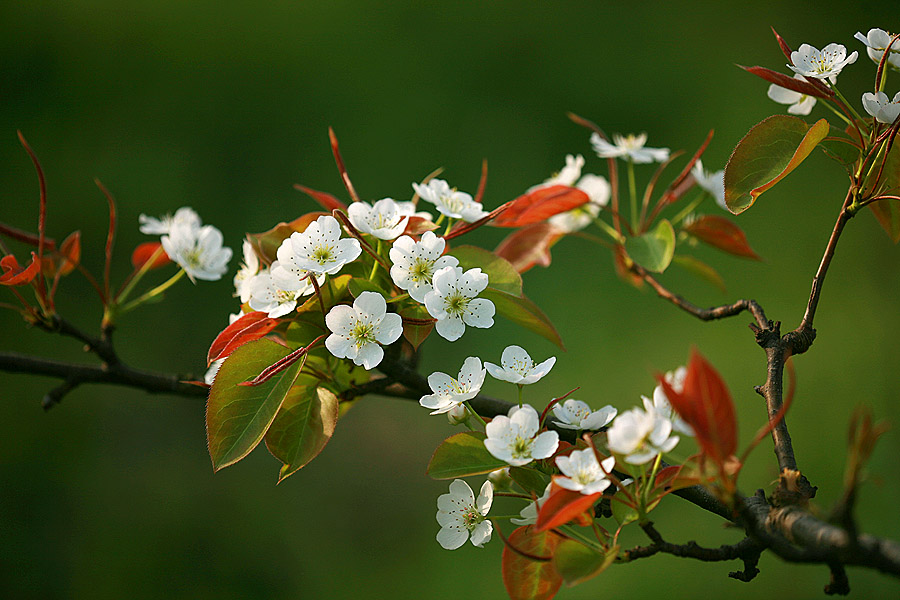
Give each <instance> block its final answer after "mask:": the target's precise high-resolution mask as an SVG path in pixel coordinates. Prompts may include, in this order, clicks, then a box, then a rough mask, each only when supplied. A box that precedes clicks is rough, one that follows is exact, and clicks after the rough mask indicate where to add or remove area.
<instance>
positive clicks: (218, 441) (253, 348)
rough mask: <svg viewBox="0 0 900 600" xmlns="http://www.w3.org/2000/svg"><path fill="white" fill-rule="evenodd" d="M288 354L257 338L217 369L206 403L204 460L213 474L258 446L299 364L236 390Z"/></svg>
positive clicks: (278, 346) (265, 340)
mask: <svg viewBox="0 0 900 600" xmlns="http://www.w3.org/2000/svg"><path fill="white" fill-rule="evenodd" d="M290 352H291V350H290V349H289V348H285V347H284V346H282V345H281V344H277V343H275V342H273V341H271V340H268V339H265V338H263V339H258V340H253V341H252V342H247V343H246V344H244V345H243V346H241V347H239V348H238V349H237V350H235V351H234V352H232V353H231V354H230V355H229V356H228V358H227V359H225V362H224V363H222V367H221V368H220V369H219V372H218V373H217V374H216V380H215V382H213V385H212V388H211V389H210V392H209V400H208V401H207V403H206V435H207V441H208V443H209V456H210V458H212V463H213V468H214V469H215V470H216V471H218V470H219V469H222V468H224V467H227V466H228V465H231V464H234V463H236V462H237V461H239V460H241V459H242V458H244V457H245V456H247V455H248V454H249V453H250V451H251V450H253V449H254V448H255V447H256V445H257V444H259V442H260V441H261V440H262V439H263V436H264V435H265V433H266V430H267V429H269V426H270V425H271V424H272V421H273V420H274V419H275V415H276V414H277V413H278V409H279V408H281V404H282V403H283V402H284V399H285V396H287V394H288V391H289V390H290V388H291V386H292V385H293V383H294V380H295V379H296V378H297V374H298V373H299V372H300V368H301V367H302V364H303V362H304V361H303V360H300V361H297V362H295V363H294V364H292V365H291V366H290V367H288V368H286V369H285V370H284V371H281V372H280V373H278V374H276V375H275V376H273V377H272V378H271V379H270V380H269V381H267V382H265V383H263V384H260V385H257V386H239V385H238V384H239V383H242V382H244V381H247V380H249V379H253V378H254V377H256V376H257V375H259V374H260V372H261V371H262V370H263V369H265V368H266V367H268V366H269V365H271V364H273V363H275V362H277V361H278V360H280V359H282V358H284V357H285V356H287V355H288V354H289V353H290Z"/></svg>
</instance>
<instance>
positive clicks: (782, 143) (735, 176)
mask: <svg viewBox="0 0 900 600" xmlns="http://www.w3.org/2000/svg"><path fill="white" fill-rule="evenodd" d="M828 129H829V126H828V121H826V120H825V119H820V120H819V121H818V122H816V124H815V125H813V126H812V127H810V126H808V125H807V124H806V122H805V121H803V120H802V119H798V118H797V117H791V116H788V115H774V116H771V117H769V118H768V119H765V120H763V121H762V122H760V123H758V124H756V125H754V126H753V128H752V129H750V131H749V132H748V133H747V135H745V136H744V138H743V139H742V140H741V141H740V142H738V145H737V147H735V149H734V152H732V153H731V158H730V159H729V160H728V164H727V165H726V166H725V204H726V205H727V206H728V210H730V211H731V212H733V213H734V214H736V215H737V214H740V213H742V212H744V211H745V210H747V209H748V208H750V207H751V206H752V205H753V203H754V202H756V199H757V198H758V197H759V196H760V194H762V193H763V192H765V191H766V190H768V189H769V188H771V187H772V186H773V185H775V184H776V183H778V182H779V181H781V180H782V179H784V178H785V177H786V176H787V175H788V173H790V172H791V171H793V170H794V169H796V168H797V167H798V166H799V165H800V163H802V162H803V161H804V160H805V159H806V157H807V156H809V153H810V152H812V151H813V148H815V147H816V145H817V144H818V143H819V142H821V141H822V140H823V139H824V138H825V136H826V135H828Z"/></svg>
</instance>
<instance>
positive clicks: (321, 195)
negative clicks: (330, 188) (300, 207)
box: [294, 183, 347, 212]
mask: <svg viewBox="0 0 900 600" xmlns="http://www.w3.org/2000/svg"><path fill="white" fill-rule="evenodd" d="M294 189H295V190H300V191H301V192H303V193H304V194H306V195H307V196H309V197H310V198H312V199H313V200H315V201H316V202H318V203H319V204H321V205H322V207H323V208H324V209H325V210H326V211H328V212H331V211H333V210H335V209H340V210H344V211H345V210H347V205H346V204H344V203H343V202H341V201H340V200H338V199H337V198H335V197H334V196H332V195H331V194H329V193H328V192H320V191H318V190H314V189H312V188H308V187H306V186H305V185H300V184H299V183H295V184H294Z"/></svg>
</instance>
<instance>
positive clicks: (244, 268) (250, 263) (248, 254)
mask: <svg viewBox="0 0 900 600" xmlns="http://www.w3.org/2000/svg"><path fill="white" fill-rule="evenodd" d="M241 250H242V251H243V254H244V262H242V263H241V268H240V269H239V270H238V272H237V274H236V275H235V276H234V290H235V293H234V295H235V296H238V297H240V299H241V302H242V303H243V302H247V301H248V300H250V280H251V279H253V276H254V275H256V274H257V273H259V257H257V256H256V252H254V250H253V244H251V243H250V242H249V241H248V240H244V243H243V244H242V245H241Z"/></svg>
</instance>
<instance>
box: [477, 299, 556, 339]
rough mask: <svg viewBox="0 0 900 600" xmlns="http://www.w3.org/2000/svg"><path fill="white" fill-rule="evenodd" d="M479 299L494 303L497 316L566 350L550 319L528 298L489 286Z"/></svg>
mask: <svg viewBox="0 0 900 600" xmlns="http://www.w3.org/2000/svg"><path fill="white" fill-rule="evenodd" d="M481 297H482V298H487V299H488V300H490V301H491V302H493V303H494V307H495V308H496V309H497V314H499V315H502V316H504V317H506V318H507V319H509V320H510V321H512V322H513V323H516V324H518V325H521V326H522V327H524V328H525V329H528V330H530V331H533V332H535V333H536V334H538V335H540V336H543V337H545V338H547V339H548V340H550V341H551V342H553V343H554V344H556V345H557V346H559V347H560V348H561V349H563V350H565V349H566V347H565V346H564V345H563V342H562V338H561V337H559V333H558V332H557V331H556V328H555V327H553V323H551V322H550V319H549V318H547V315H545V314H544V312H543V311H542V310H541V309H540V308H538V307H537V305H536V304H535V303H534V302H532V301H531V300H529V299H528V298H525V297H524V296H515V295H513V294H509V293H507V292H504V291H502V290H498V289H494V288H493V287H490V286H489V287H487V288H486V289H485V290H484V291H483V292H481Z"/></svg>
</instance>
